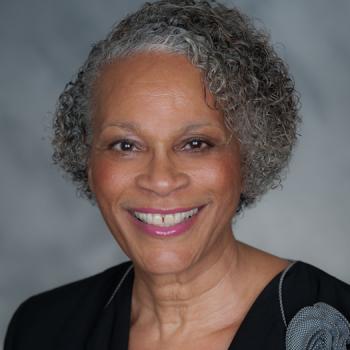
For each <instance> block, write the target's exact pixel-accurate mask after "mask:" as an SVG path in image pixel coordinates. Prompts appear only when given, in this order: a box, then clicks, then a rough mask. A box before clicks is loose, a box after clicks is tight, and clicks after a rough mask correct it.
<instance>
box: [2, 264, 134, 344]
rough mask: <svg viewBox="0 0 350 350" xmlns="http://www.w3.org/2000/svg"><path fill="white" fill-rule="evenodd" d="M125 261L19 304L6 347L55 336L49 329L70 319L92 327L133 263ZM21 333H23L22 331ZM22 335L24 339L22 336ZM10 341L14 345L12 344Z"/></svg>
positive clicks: (9, 329) (9, 330)
mask: <svg viewBox="0 0 350 350" xmlns="http://www.w3.org/2000/svg"><path fill="white" fill-rule="evenodd" d="M130 265H131V262H129V261H128V262H124V263H121V264H119V265H117V266H114V267H111V268H109V269H107V270H105V271H103V272H101V273H98V274H96V275H93V276H90V277H87V278H84V279H81V280H78V281H75V282H72V283H69V284H66V285H63V286H60V287H56V288H54V289H51V290H49V291H45V292H43V293H40V294H37V295H34V296H32V297H30V298H28V299H27V300H25V301H24V302H23V303H21V304H20V306H19V307H18V308H17V310H16V312H15V313H14V315H13V317H12V319H11V322H10V324H9V327H8V331H7V335H6V340H5V349H12V343H13V342H14V341H16V342H17V341H22V339H23V340H26V341H31V339H33V340H34V339H35V340H37V339H36V338H37V337H40V338H42V339H41V340H43V339H45V338H46V337H47V339H49V338H50V339H52V338H51V337H50V332H51V331H52V330H54V329H56V330H57V328H61V327H62V326H63V324H64V323H65V322H66V321H67V320H68V319H74V318H81V322H80V320H78V319H76V320H75V321H76V322H80V324H81V325H82V326H83V325H86V327H89V326H91V325H89V322H90V321H89V320H91V322H93V320H94V318H95V317H96V315H97V314H98V313H99V312H100V311H101V309H103V307H104V304H105V303H106V302H108V298H109V297H110V295H111V293H112V292H113V290H114V289H115V287H116V285H117V284H118V282H119V280H120V279H121V278H122V277H123V275H124V274H125V271H126V270H128V268H129V267H130ZM19 333H20V334H19ZM19 339H21V340H19ZM10 343H11V345H10Z"/></svg>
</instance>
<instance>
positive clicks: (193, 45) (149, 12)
mask: <svg viewBox="0 0 350 350" xmlns="http://www.w3.org/2000/svg"><path fill="white" fill-rule="evenodd" d="M147 51H164V52H168V53H174V54H179V55H184V56H186V57H187V58H188V59H189V61H190V62H191V63H192V64H193V65H194V66H195V67H197V68H199V69H200V70H201V71H202V79H203V84H205V86H206V87H207V88H208V89H209V91H210V92H211V94H212V95H213V96H214V98H215V101H216V108H218V109H220V110H221V111H222V112H223V115H224V120H225V125H226V127H227V128H228V129H229V130H231V131H232V132H233V133H234V135H235V136H236V137H237V139H238V140H239V142H240V152H241V168H242V174H243V175H242V176H243V190H242V194H241V199H240V203H239V206H238V211H239V210H241V209H242V208H243V207H245V206H249V205H251V204H252V203H254V202H255V201H256V200H258V199H259V198H260V197H261V196H262V195H263V194H264V193H265V192H266V191H267V190H268V189H270V188H275V187H277V186H279V185H280V183H281V178H283V176H284V175H283V174H284V172H283V171H282V170H283V169H285V168H286V165H287V164H288V161H289V159H290V156H291V151H292V148H293V146H294V144H295V142H296V139H297V129H298V125H299V122H300V117H299V114H298V110H299V98H298V94H297V93H296V91H295V87H294V82H293V79H292V78H291V76H290V75H289V72H288V69H287V66H286V64H285V63H284V62H283V60H282V59H281V58H280V57H279V56H278V55H277V54H276V52H275V50H274V49H273V47H272V46H271V44H270V43H269V36H268V34H266V33H265V31H264V30H261V29H257V28H256V27H254V25H253V23H252V21H251V20H250V19H249V18H248V17H247V16H245V15H244V14H242V13H241V12H240V11H239V10H238V9H237V8H228V7H226V6H224V5H223V4H220V3H217V2H215V1H204V0H160V1H156V2H153V3H145V4H144V5H143V6H142V7H141V8H140V9H139V10H138V11H136V12H135V13H133V14H131V15H128V16H127V17H126V18H124V19H123V20H122V21H121V22H119V23H118V24H116V25H115V26H114V27H113V28H112V30H111V32H110V33H109V34H108V35H107V37H106V38H105V39H104V40H101V41H99V42H97V43H96V44H95V45H94V46H93V47H92V49H91V51H90V54H89V56H88V58H87V60H86V61H85V63H84V64H83V65H82V67H81V68H80V70H79V72H78V74H77V76H76V77H75V78H74V80H72V81H70V82H69V83H68V84H67V85H66V87H65V89H64V91H63V92H62V94H61V95H60V97H59V100H58V104H57V109H56V112H55V116H54V123H53V128H54V135H53V140H52V144H53V147H54V154H53V160H54V163H56V164H58V165H59V166H60V167H61V168H62V169H63V170H64V171H65V172H66V173H68V175H69V176H70V177H71V179H72V180H73V182H74V183H75V184H76V185H77V188H78V192H79V193H80V194H81V195H83V196H85V197H87V198H88V199H90V200H92V201H94V195H93V193H92V192H91V190H90V188H89V185H88V176H87V173H88V172H87V166H88V159H89V150H90V144H91V133H92V131H91V127H90V125H91V104H90V100H91V93H92V87H93V83H94V82H95V81H96V79H97V77H98V75H99V73H100V71H101V68H102V67H103V66H104V65H105V64H107V63H110V62H111V61H113V60H115V59H116V58H120V57H125V56H129V55H133V54H136V53H138V52H147Z"/></svg>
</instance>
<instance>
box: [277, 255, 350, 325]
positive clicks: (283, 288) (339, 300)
mask: <svg viewBox="0 0 350 350" xmlns="http://www.w3.org/2000/svg"><path fill="white" fill-rule="evenodd" d="M282 276H283V275H282ZM280 282H281V283H280V291H279V292H280V296H281V298H282V301H283V308H284V310H285V314H286V319H287V321H289V320H290V319H291V318H292V317H293V316H294V315H295V314H296V313H297V312H298V311H299V310H300V308H302V307H306V306H310V305H314V304H316V303H319V302H322V303H326V304H329V305H331V306H332V307H334V308H336V309H337V310H338V311H340V312H341V313H343V314H344V315H345V317H346V318H347V319H350V285H349V284H347V283H346V282H344V281H341V280H340V279H338V278H336V277H334V276H332V275H330V274H329V273H327V272H325V271H323V270H321V269H319V268H317V267H315V266H313V265H311V264H308V263H305V262H302V261H297V262H295V263H294V264H293V265H291V267H290V268H289V269H287V270H285V275H284V276H283V278H282V279H281V281H280Z"/></svg>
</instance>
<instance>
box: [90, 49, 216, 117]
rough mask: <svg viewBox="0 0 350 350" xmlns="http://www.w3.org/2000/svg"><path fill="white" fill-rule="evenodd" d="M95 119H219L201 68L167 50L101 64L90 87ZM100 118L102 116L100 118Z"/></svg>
mask: <svg viewBox="0 0 350 350" xmlns="http://www.w3.org/2000/svg"><path fill="white" fill-rule="evenodd" d="M93 102H94V115H95V120H96V119H98V121H99V122H106V121H109V119H127V120H128V121H130V119H133V118H136V119H138V118H140V117H142V119H143V121H144V122H145V121H146V119H147V117H148V116H149V117H151V118H152V119H154V118H156V119H157V120H158V121H159V122H161V120H162V119H163V118H164V119H167V120H169V118H170V120H171V119H172V118H173V117H176V118H177V122H181V121H183V120H184V119H186V117H187V118H190V119H197V120H193V121H195V122H198V121H199V119H202V121H203V120H204V119H211V120H212V121H214V120H213V119H215V120H216V122H218V123H220V124H221V123H222V114H221V112H219V111H218V110H216V109H215V108H214V105H215V103H214V97H213V96H212V95H211V94H210V93H209V91H208V90H207V89H206V87H205V85H204V83H203V81H202V73H201V71H200V70H199V69H198V68H196V67H194V66H193V65H192V64H191V63H190V62H189V61H188V59H187V58H186V57H184V56H181V55H174V54H169V53H159V52H158V53H155V52H152V53H139V54H135V55H134V56H130V57H125V58H121V59H117V60H115V61H114V62H112V63H110V64H108V65H106V66H105V67H103V69H102V71H101V74H100V76H99V78H98V79H97V81H96V83H95V85H94V90H93ZM101 118H102V119H103V120H101Z"/></svg>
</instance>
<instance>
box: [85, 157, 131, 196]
mask: <svg viewBox="0 0 350 350" xmlns="http://www.w3.org/2000/svg"><path fill="white" fill-rule="evenodd" d="M129 181H130V172H128V171H127V170H125V169H124V168H123V167H120V166H118V164H116V162H113V161H111V160H109V159H107V158H105V157H92V159H91V161H90V168H89V183H90V187H91V189H92V191H93V193H94V194H95V196H96V198H97V200H98V201H100V200H101V201H102V200H106V199H107V200H108V198H113V197H114V198H115V196H116V195H118V194H120V193H121V192H122V190H123V189H125V188H127V183H128V182H129Z"/></svg>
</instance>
